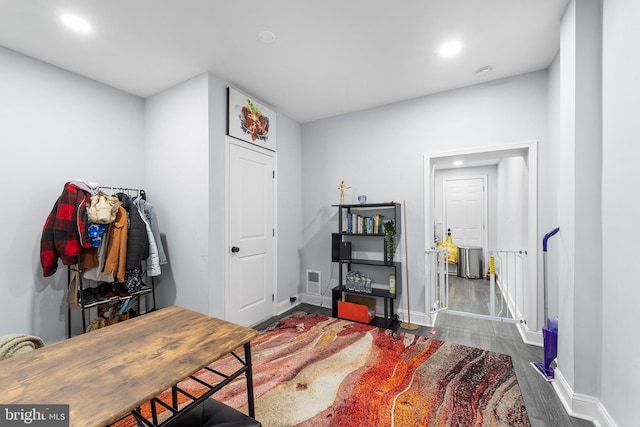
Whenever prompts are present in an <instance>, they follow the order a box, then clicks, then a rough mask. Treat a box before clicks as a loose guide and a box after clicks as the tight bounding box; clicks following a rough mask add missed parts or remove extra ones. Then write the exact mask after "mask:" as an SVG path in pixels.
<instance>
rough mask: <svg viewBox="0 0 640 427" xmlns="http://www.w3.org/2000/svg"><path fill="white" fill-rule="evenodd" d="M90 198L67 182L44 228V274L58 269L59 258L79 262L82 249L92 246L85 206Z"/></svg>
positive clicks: (48, 274) (42, 256)
mask: <svg viewBox="0 0 640 427" xmlns="http://www.w3.org/2000/svg"><path fill="white" fill-rule="evenodd" d="M90 202H91V194H89V193H87V192H86V191H84V190H82V189H79V188H78V187H76V186H74V185H72V184H71V183H68V182H67V183H66V184H65V185H64V190H62V194H61V195H60V197H59V198H58V200H56V203H55V204H54V205H53V209H52V210H51V213H50V214H49V216H48V217H47V221H46V222H45V223H44V228H43V229H42V238H41V240H40V262H41V264H42V273H43V275H44V277H49V276H51V275H53V273H55V272H56V270H57V268H58V258H61V259H62V263H63V264H64V265H72V264H76V263H77V262H78V254H79V253H80V249H81V248H83V247H85V248H88V247H90V246H91V243H90V242H88V239H87V227H86V222H87V219H86V217H87V211H86V206H87V203H90Z"/></svg>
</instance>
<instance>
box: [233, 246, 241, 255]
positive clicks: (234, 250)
mask: <svg viewBox="0 0 640 427" xmlns="http://www.w3.org/2000/svg"><path fill="white" fill-rule="evenodd" d="M231 252H233V253H234V254H235V253H236V252H240V248H239V247H237V246H234V247H232V248H231Z"/></svg>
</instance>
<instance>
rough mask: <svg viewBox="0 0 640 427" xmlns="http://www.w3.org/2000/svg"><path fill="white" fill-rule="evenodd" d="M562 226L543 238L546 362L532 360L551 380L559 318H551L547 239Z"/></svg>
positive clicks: (535, 366) (552, 377)
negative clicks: (549, 309)
mask: <svg viewBox="0 0 640 427" xmlns="http://www.w3.org/2000/svg"><path fill="white" fill-rule="evenodd" d="M558 231H560V228H555V229H553V230H552V231H551V232H549V233H547V234H545V236H544V238H543V239H542V266H543V270H544V273H543V274H544V322H545V323H544V327H543V328H542V339H543V340H544V362H531V364H532V365H533V367H534V368H536V370H537V371H538V372H540V373H541V374H542V376H544V377H545V378H546V380H547V381H551V380H553V379H554V378H555V375H554V373H553V368H552V367H551V362H553V361H554V359H555V358H556V357H558V318H557V317H554V318H552V319H549V312H548V305H547V304H548V302H547V241H548V240H549V239H550V238H551V237H553V236H555V235H556V233H558Z"/></svg>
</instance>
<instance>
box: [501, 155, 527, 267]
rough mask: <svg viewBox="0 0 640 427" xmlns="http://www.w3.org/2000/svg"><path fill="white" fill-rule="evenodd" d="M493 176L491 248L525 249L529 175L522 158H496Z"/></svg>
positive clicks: (505, 249) (506, 249)
mask: <svg viewBox="0 0 640 427" xmlns="http://www.w3.org/2000/svg"><path fill="white" fill-rule="evenodd" d="M496 179H497V187H496V196H495V197H496V199H497V200H496V219H495V222H496V238H495V243H494V244H493V246H491V249H498V250H504V251H521V250H526V249H527V221H528V219H527V209H528V206H527V198H528V197H527V196H528V189H529V182H528V180H529V175H528V169H527V165H526V162H525V159H524V158H523V157H509V158H506V159H502V160H500V163H499V164H498V167H497V177H496ZM532 255H533V254H532Z"/></svg>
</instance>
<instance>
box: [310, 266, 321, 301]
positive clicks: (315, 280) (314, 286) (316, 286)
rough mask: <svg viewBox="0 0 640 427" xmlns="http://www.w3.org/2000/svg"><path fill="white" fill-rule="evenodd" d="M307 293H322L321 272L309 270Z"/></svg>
mask: <svg viewBox="0 0 640 427" xmlns="http://www.w3.org/2000/svg"><path fill="white" fill-rule="evenodd" d="M307 293H308V294H313V295H320V272H319V271H315V270H307Z"/></svg>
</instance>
